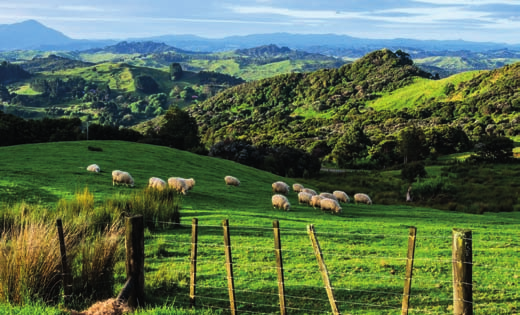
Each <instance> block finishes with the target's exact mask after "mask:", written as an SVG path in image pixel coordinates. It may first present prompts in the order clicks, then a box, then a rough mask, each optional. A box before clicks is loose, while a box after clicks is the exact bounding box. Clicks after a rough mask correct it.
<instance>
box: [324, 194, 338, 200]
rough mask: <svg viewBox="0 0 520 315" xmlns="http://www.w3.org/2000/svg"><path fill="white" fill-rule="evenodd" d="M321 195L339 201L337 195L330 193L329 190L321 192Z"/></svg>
mask: <svg viewBox="0 0 520 315" xmlns="http://www.w3.org/2000/svg"><path fill="white" fill-rule="evenodd" d="M320 196H322V197H323V198H329V199H332V200H336V201H338V198H336V196H334V195H333V194H331V193H328V192H322V193H320Z"/></svg>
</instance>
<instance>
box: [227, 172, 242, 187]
mask: <svg viewBox="0 0 520 315" xmlns="http://www.w3.org/2000/svg"><path fill="white" fill-rule="evenodd" d="M224 181H225V182H226V185H230V186H240V181H239V180H238V178H236V177H233V176H229V175H228V176H226V177H224Z"/></svg>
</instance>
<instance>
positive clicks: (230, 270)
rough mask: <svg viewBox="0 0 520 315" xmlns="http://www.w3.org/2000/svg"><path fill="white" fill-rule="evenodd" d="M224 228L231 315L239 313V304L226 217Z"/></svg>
mask: <svg viewBox="0 0 520 315" xmlns="http://www.w3.org/2000/svg"><path fill="white" fill-rule="evenodd" d="M222 226H223V228H224V245H225V251H226V270H227V274H228V291H229V303H230V310H231V315H235V314H236V313H237V305H236V301H235V282H234V278H233V258H232V256H231V239H230V237H229V221H228V220H227V219H226V220H224V222H223V223H222Z"/></svg>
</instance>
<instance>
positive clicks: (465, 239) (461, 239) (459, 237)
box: [452, 229, 473, 315]
mask: <svg viewBox="0 0 520 315" xmlns="http://www.w3.org/2000/svg"><path fill="white" fill-rule="evenodd" d="M471 234H472V233H471V230H465V229H453V245H452V267H453V314H455V315H473V274H472V273H473V253H472V251H473V245H472V240H471Z"/></svg>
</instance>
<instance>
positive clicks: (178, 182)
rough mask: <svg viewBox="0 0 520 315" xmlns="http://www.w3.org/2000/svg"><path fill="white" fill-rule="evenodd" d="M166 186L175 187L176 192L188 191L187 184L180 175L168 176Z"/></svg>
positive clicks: (185, 192)
mask: <svg viewBox="0 0 520 315" xmlns="http://www.w3.org/2000/svg"><path fill="white" fill-rule="evenodd" d="M168 186H169V187H170V188H172V189H175V190H176V191H177V192H179V193H182V194H183V195H186V194H187V193H188V190H189V189H188V185H187V184H186V181H185V180H184V178H180V177H170V178H168Z"/></svg>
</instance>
